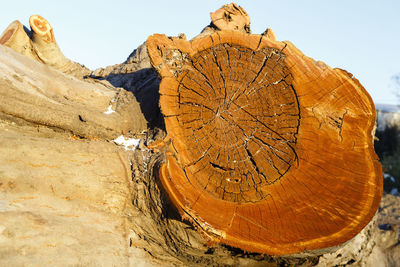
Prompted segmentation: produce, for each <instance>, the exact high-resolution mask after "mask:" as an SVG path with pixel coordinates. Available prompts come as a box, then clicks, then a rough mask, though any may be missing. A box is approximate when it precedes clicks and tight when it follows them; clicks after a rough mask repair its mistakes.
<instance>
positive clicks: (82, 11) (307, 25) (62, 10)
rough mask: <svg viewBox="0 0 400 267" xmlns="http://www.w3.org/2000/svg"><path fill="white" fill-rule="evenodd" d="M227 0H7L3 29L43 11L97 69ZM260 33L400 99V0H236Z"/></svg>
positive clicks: (186, 26) (385, 98)
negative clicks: (398, 92) (397, 77)
mask: <svg viewBox="0 0 400 267" xmlns="http://www.w3.org/2000/svg"><path fill="white" fill-rule="evenodd" d="M227 3H230V2H228V1H219V0H213V1H212V0H201V1H188V0H187V1H183V0H182V1H178V0H168V1H156V0H152V1H144V0H141V1H119V0H114V1H102V0H97V1H83V0H81V1H76V0H69V1H54V0H51V1H50V0H49V1H41V0H36V1H28V0H26V1H21V0H20V1H7V2H4V3H2V8H1V11H0V31H3V30H4V29H5V28H6V27H7V26H8V25H9V24H10V23H11V22H12V21H13V20H16V19H18V20H19V21H21V22H22V23H23V24H24V25H27V26H28V25H29V23H28V19H29V16H30V15H33V14H39V15H41V16H43V17H44V18H46V19H47V20H48V21H49V22H50V24H51V25H52V26H53V28H54V34H55V37H56V40H57V42H58V44H59V46H60V47H61V49H62V51H63V52H64V54H65V55H66V56H67V57H69V58H70V59H72V60H75V61H77V62H79V63H82V64H85V65H86V66H87V67H89V68H90V69H95V68H98V67H105V66H108V65H112V64H117V63H121V62H123V61H124V60H125V59H126V57H127V56H128V55H129V54H130V53H131V52H132V51H133V50H134V49H135V48H136V47H137V46H138V45H140V44H141V43H143V42H144V41H145V40H146V39H147V37H148V36H149V35H151V34H153V33H165V34H167V35H177V34H179V33H185V34H186V36H187V37H188V38H192V37H194V36H195V35H197V34H198V33H199V32H200V31H201V30H202V29H203V27H204V26H206V25H207V24H209V22H210V18H209V13H210V12H211V11H214V10H216V9H217V8H219V7H220V6H222V5H223V4H227ZM236 3H238V4H239V5H241V6H242V7H243V8H244V9H245V10H246V11H247V13H248V14H249V15H250V18H251V29H252V32H253V33H261V32H263V31H264V30H265V29H266V28H267V27H269V28H272V29H273V30H274V31H275V33H276V35H277V38H278V40H290V41H291V42H292V43H293V44H295V45H296V46H297V47H298V48H299V49H300V50H301V51H302V52H303V53H304V54H306V55H307V56H309V57H312V58H314V59H316V60H321V61H324V62H325V63H327V64H328V65H330V66H331V67H340V68H343V69H346V70H347V71H349V72H351V73H353V74H354V76H355V77H356V78H358V79H359V80H360V82H361V83H362V84H363V85H364V87H365V88H366V89H367V90H368V92H369V93H370V94H371V96H372V98H373V99H374V101H375V102H376V103H385V104H397V103H398V102H400V100H399V101H397V99H396V98H395V95H394V93H393V92H394V90H395V88H394V85H393V83H392V82H391V77H392V76H393V75H394V74H396V73H399V72H400V52H399V50H400V1H399V0H376V1H367V0H331V1H328V0H281V1H276V0H275V1H269V0H260V1H257V0H252V1H250V0H248V1H236Z"/></svg>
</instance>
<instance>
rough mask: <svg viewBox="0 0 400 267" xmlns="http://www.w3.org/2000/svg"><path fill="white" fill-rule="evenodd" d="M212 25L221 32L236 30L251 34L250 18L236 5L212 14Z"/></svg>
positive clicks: (224, 7)
mask: <svg viewBox="0 0 400 267" xmlns="http://www.w3.org/2000/svg"><path fill="white" fill-rule="evenodd" d="M210 17H211V23H212V25H213V26H215V27H216V28H217V29H219V30H235V31H243V32H247V33H250V17H249V15H247V13H246V11H245V10H244V9H243V8H242V7H241V6H238V5H236V4H234V3H231V4H229V5H224V6H222V7H221V8H220V9H218V10H216V11H215V12H211V13H210Z"/></svg>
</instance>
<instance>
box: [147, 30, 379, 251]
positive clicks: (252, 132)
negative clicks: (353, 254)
mask: <svg viewBox="0 0 400 267" xmlns="http://www.w3.org/2000/svg"><path fill="white" fill-rule="evenodd" d="M274 39H275V38H274V35H268V32H267V34H266V36H264V35H250V34H245V33H241V32H237V31H219V32H214V33H212V34H211V35H208V36H203V37H200V38H195V39H194V40H192V41H186V40H184V39H179V38H168V37H166V36H164V35H158V34H157V35H153V36H151V37H149V38H148V40H147V46H148V53H149V55H150V59H151V63H152V65H153V66H154V68H155V69H156V70H157V71H158V73H159V75H160V76H161V84H160V89H159V92H160V107H161V111H162V113H163V115H164V119H165V127H166V131H167V138H166V139H165V140H164V143H165V144H167V145H168V151H167V153H166V163H165V164H163V165H162V167H161V169H160V177H161V181H162V184H163V185H164V187H165V189H166V191H167V192H168V194H169V196H170V198H171V200H172V202H173V203H174V204H175V205H176V207H177V208H178V209H179V211H180V213H181V214H182V216H183V218H184V219H187V220H189V221H191V222H192V223H193V224H194V225H195V226H196V227H197V228H198V229H199V230H200V231H201V232H202V233H203V234H204V236H205V237H206V238H208V239H209V241H210V242H222V243H225V244H228V245H231V246H234V247H239V248H241V249H243V250H245V251H251V252H259V253H266V254H273V255H281V254H292V253H299V252H303V251H306V250H314V249H320V248H325V247H331V246H336V245H339V244H341V243H343V242H345V241H347V240H349V239H351V238H352V237H354V236H355V235H356V234H357V233H359V232H360V231H361V230H362V229H363V227H365V226H366V225H367V224H368V222H369V221H370V220H371V218H372V217H373V215H374V214H375V212H376V210H377V207H378V204H379V201H380V198H381V193H382V172H381V167H380V164H379V162H378V158H377V156H376V154H375V152H374V148H373V138H372V137H373V129H374V125H375V109H374V105H373V102H372V99H371V97H370V96H369V95H368V93H367V92H366V90H365V89H364V88H363V87H362V85H361V84H360V83H359V82H358V80H357V79H355V78H354V77H353V75H351V74H350V73H348V72H346V71H344V70H341V69H332V68H330V67H329V66H326V65H325V64H324V63H322V62H316V61H314V60H313V59H311V58H308V57H306V56H304V55H303V54H302V53H301V52H300V51H299V50H298V49H297V48H296V47H295V46H294V45H293V44H291V43H290V42H278V41H275V40H274Z"/></svg>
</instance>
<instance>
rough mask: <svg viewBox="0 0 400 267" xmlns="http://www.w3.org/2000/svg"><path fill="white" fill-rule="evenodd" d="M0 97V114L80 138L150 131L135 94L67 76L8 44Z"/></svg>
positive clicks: (0, 59) (0, 67) (2, 51)
mask: <svg viewBox="0 0 400 267" xmlns="http://www.w3.org/2000/svg"><path fill="white" fill-rule="evenodd" d="M21 73H22V74H23V76H22V77H23V78H21V77H20V76H19V75H20V74H21ZM0 95H1V98H2V101H1V102H0V113H4V114H7V115H8V116H13V117H17V118H19V119H22V120H24V121H26V122H29V123H34V124H38V125H43V126H47V127H51V128H55V129H62V130H64V131H68V132H70V133H72V134H73V135H76V136H79V137H82V138H92V139H93V138H94V139H97V138H103V139H108V140H111V139H114V138H116V137H118V136H119V135H121V134H133V135H138V134H141V133H142V132H143V131H144V130H145V129H146V127H147V122H146V120H145V118H144V116H143V114H142V113H141V112H140V106H139V104H138V103H137V102H136V99H135V97H134V96H133V94H132V93H130V92H126V91H125V90H122V89H117V88H114V87H111V86H110V87H106V86H104V85H103V84H100V83H96V84H93V83H87V82H83V81H81V80H79V79H76V78H74V77H71V76H66V75H64V74H63V73H60V72H58V71H55V70H54V69H52V68H49V67H48V66H46V65H43V64H40V63H38V62H36V61H34V60H31V59H29V58H27V57H24V56H22V55H20V54H18V53H16V52H15V51H13V50H12V49H10V48H7V47H4V46H0ZM110 111H111V112H110Z"/></svg>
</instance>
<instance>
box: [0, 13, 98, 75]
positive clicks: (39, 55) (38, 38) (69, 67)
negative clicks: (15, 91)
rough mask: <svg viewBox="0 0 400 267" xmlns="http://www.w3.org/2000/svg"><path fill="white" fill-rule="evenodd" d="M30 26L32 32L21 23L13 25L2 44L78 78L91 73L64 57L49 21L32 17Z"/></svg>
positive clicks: (0, 39)
mask: <svg viewBox="0 0 400 267" xmlns="http://www.w3.org/2000/svg"><path fill="white" fill-rule="evenodd" d="M29 24H30V27H31V29H32V31H31V32H30V31H29V30H28V29H26V28H25V29H24V26H23V25H22V24H21V23H20V22H19V21H14V22H13V23H11V24H10V25H9V26H8V27H7V29H6V30H5V31H4V32H3V33H2V35H1V36H0V44H2V45H5V46H7V47H10V48H12V49H13V50H14V51H17V52H18V53H20V54H23V55H25V56H27V57H29V58H32V59H34V60H36V61H39V62H41V63H44V64H46V65H49V66H51V67H53V68H55V69H58V70H60V71H62V72H64V73H66V74H72V75H74V76H76V77H78V78H82V77H84V76H87V75H89V74H90V73H91V71H90V70H89V69H88V68H86V67H84V66H82V65H80V64H78V63H76V62H73V61H71V60H69V59H68V58H66V57H65V56H64V54H63V53H62V52H61V49H60V48H59V46H58V44H57V42H56V40H55V37H54V33H53V28H52V27H51V25H50V23H49V22H48V21H47V20H45V19H44V18H43V17H41V16H39V15H32V16H31V17H30V18H29Z"/></svg>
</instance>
